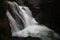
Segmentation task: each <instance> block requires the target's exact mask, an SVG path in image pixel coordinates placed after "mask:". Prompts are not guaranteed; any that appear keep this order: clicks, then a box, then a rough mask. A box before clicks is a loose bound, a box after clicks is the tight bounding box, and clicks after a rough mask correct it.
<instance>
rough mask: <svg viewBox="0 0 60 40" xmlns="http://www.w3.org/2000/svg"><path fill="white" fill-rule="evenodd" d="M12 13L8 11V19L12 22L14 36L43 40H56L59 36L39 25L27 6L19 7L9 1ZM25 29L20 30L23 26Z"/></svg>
mask: <svg viewBox="0 0 60 40" xmlns="http://www.w3.org/2000/svg"><path fill="white" fill-rule="evenodd" d="M8 3H9V5H10V8H11V12H12V13H10V12H9V11H8V10H7V13H6V15H7V17H8V19H9V22H10V27H11V32H12V36H17V37H28V36H31V37H38V38H41V39H42V40H56V39H58V38H59V36H58V35H57V34H56V33H55V32H54V31H53V30H51V29H49V28H47V27H46V26H44V25H38V22H37V21H36V20H35V19H34V18H33V17H32V13H31V11H30V9H29V8H28V7H26V6H18V4H17V3H16V2H10V1H8ZM21 20H22V22H23V25H24V29H23V30H20V29H21V27H23V26H22V23H21Z"/></svg>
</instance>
